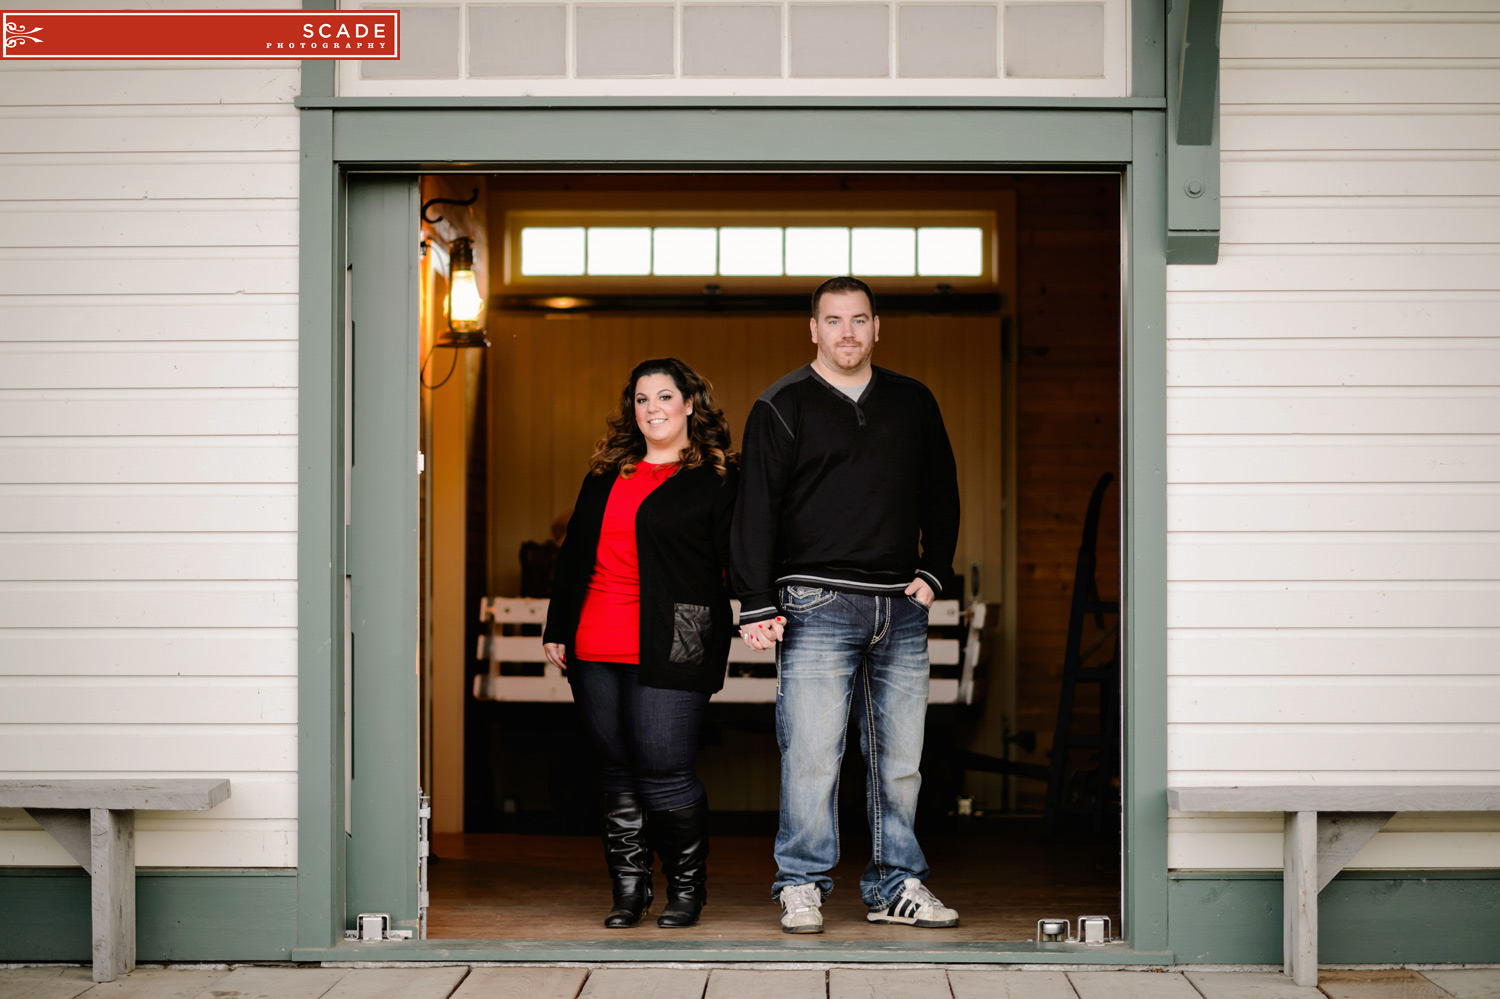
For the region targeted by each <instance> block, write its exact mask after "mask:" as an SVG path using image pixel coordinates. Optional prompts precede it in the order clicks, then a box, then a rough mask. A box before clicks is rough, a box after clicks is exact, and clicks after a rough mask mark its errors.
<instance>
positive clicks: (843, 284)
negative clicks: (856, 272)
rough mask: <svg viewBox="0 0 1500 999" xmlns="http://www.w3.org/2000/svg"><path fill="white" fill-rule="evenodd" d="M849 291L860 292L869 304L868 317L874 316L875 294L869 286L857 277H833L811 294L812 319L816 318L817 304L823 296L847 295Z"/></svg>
mask: <svg viewBox="0 0 1500 999" xmlns="http://www.w3.org/2000/svg"><path fill="white" fill-rule="evenodd" d="M851 291H862V292H864V293H865V299H866V301H868V302H869V303H870V315H871V316H872V317H873V316H874V315H875V293H874V292H873V291H871V290H870V286H869V285H867V284H865V283H864V282H863V281H861V280H860V279H859V278H857V277H833V278H829V279H828V280H827V281H824V282H823V283H822V284H820V285H818V290H817V291H815V292H813V297H812V317H813V318H814V319H816V318H818V303H819V302H820V301H822V299H823V296H824V295H847V294H848V293H849V292H851Z"/></svg>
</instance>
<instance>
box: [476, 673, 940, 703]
mask: <svg viewBox="0 0 1500 999" xmlns="http://www.w3.org/2000/svg"><path fill="white" fill-rule="evenodd" d="M497 681H499V682H497ZM927 683H928V686H927V690H928V693H927V703H928V704H956V703H958V701H959V681H957V680H945V679H936V680H929V681H928V682H927ZM474 697H475V698H477V699H478V700H482V701H517V702H523V703H536V702H547V701H571V700H572V699H573V691H572V688H570V687H569V686H568V680H567V678H566V677H565V676H563V675H562V674H561V673H559V672H557V671H556V670H554V669H553V668H552V667H550V666H549V667H547V674H546V675H545V676H505V677H496V676H484V675H480V676H476V677H475V678H474ZM710 700H712V701H713V703H715V704H774V703H775V701H776V678H775V677H774V676H731V677H726V678H725V680H724V689H723V690H721V691H719V692H718V693H717V694H715V695H714V696H713V697H712V698H710Z"/></svg>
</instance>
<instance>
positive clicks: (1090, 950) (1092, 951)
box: [292, 909, 1172, 965]
mask: <svg viewBox="0 0 1500 999" xmlns="http://www.w3.org/2000/svg"><path fill="white" fill-rule="evenodd" d="M767 918H768V919H773V918H775V910H774V909H772V910H770V914H768V916H767ZM292 957H293V959H294V960H298V961H412V962H420V961H600V962H603V961H653V962H656V961H716V962H717V961H756V962H765V961H786V962H795V963H801V962H829V961H837V962H845V961H849V962H854V961H858V962H867V963H900V964H913V963H923V964H1068V965H1072V964H1100V965H1165V964H1171V963H1172V955H1171V954H1168V953H1165V952H1163V953H1155V954H1151V953H1144V952H1141V951H1136V950H1132V949H1130V948H1128V947H1124V946H1121V945H1118V944H1110V945H1106V946H1102V947H1100V946H1092V947H1091V946H1086V945H1082V944H1035V943H1030V942H1025V941H1021V942H1000V941H997V942H994V943H990V942H983V943H980V942H964V943H948V944H945V943H941V942H926V943H923V942H920V941H919V942H914V943H869V942H865V941H858V940H818V939H808V938H806V937H787V938H785V939H782V940H775V941H768V940H713V941H707V940H705V941H680V942H674V941H669V940H640V941H631V940H622V939H619V937H618V936H616V937H611V938H601V939H597V940H447V941H443V940H414V941H403V942H399V943H398V942H392V943H380V944H360V943H354V942H350V943H346V944H340V945H338V946H336V947H330V948H327V949H322V950H300V949H299V950H297V951H295V952H294V953H293V955H292Z"/></svg>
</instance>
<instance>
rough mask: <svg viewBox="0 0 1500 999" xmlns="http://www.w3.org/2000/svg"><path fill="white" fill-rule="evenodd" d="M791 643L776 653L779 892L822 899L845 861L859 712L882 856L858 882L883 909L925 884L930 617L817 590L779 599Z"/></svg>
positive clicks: (890, 601)
mask: <svg viewBox="0 0 1500 999" xmlns="http://www.w3.org/2000/svg"><path fill="white" fill-rule="evenodd" d="M781 607H782V610H783V611H784V612H785V614H786V618H787V622H786V635H785V638H784V640H783V641H782V642H781V643H780V644H779V645H778V646H777V648H776V674H777V684H776V739H777V742H778V743H779V744H780V746H781V827H780V829H779V830H778V831H777V833H776V851H775V853H776V883H775V885H774V886H773V888H772V893H773V894H775V893H777V892H780V891H781V889H782V888H785V887H787V886H789V885H796V884H807V883H812V884H816V885H817V886H818V889H819V891H820V892H821V893H822V894H823V895H825V896H826V895H827V894H828V893H829V892H830V891H832V890H833V879H832V878H830V877H829V876H828V872H829V871H831V870H832V869H833V868H834V866H835V865H836V864H837V863H838V860H839V820H838V790H839V769H840V765H841V763H842V762H843V758H844V742H845V733H846V732H847V731H848V727H849V712H850V710H851V709H852V710H853V711H854V712H855V717H856V718H857V719H858V720H859V744H860V751H861V752H862V753H863V754H864V758H865V799H866V805H867V809H868V812H869V821H870V837H871V840H872V844H871V845H872V856H871V858H870V863H869V866H868V867H866V868H865V872H864V875H863V876H862V877H861V878H860V880H859V889H860V894H861V896H862V897H863V898H864V901H865V904H866V905H867V906H868V907H869V908H871V909H883V908H885V907H886V906H887V905H889V904H890V902H891V900H892V899H893V898H894V897H895V896H896V895H898V894H899V893H900V891H901V883H902V881H904V880H905V879H907V878H918V879H919V880H926V878H927V858H926V857H924V856H923V855H922V848H921V847H920V846H918V845H917V836H916V832H915V830H914V829H913V822H914V820H915V818H916V812H917V791H918V790H919V789H920V788H921V785H922V775H921V773H919V772H918V766H919V764H920V763H921V759H922V735H923V728H924V725H925V722H926V719H927V689H928V676H929V673H930V670H929V668H928V662H927V614H928V611H927V608H926V607H925V606H923V605H922V604H921V603H920V602H919V601H918V600H916V599H915V598H914V597H908V596H906V595H905V594H903V593H896V594H894V595H892V596H879V597H876V596H869V595H867V594H862V593H840V592H837V591H835V590H824V589H819V588H817V587H811V586H786V587H783V588H782V590H781Z"/></svg>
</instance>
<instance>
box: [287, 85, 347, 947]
mask: <svg viewBox="0 0 1500 999" xmlns="http://www.w3.org/2000/svg"><path fill="white" fill-rule="evenodd" d="M300 148H301V163H302V169H301V190H300V195H299V207H300V209H301V211H300V226H301V233H300V246H301V251H300V257H299V264H298V266H299V268H300V271H301V273H300V275H299V279H298V284H299V289H300V291H299V295H298V318H297V323H298V337H299V340H300V344H299V347H298V354H297V358H298V360H297V379H298V382H297V383H298V385H299V386H300V389H299V391H298V409H297V893H298V896H299V902H298V906H297V943H298V946H302V947H327V946H329V945H330V944H331V943H333V942H334V940H335V939H336V936H337V934H338V932H340V931H341V930H342V928H343V921H344V914H343V910H342V908H341V907H340V906H338V905H337V901H336V900H339V899H342V898H343V884H342V871H343V849H344V837H343V830H342V823H340V822H337V821H336V820H335V816H336V815H339V814H341V812H342V807H343V805H342V802H343V776H342V775H343V764H342V760H343V753H342V745H341V740H342V737H343V736H342V732H343V730H342V728H341V726H340V725H339V724H338V721H337V720H338V718H339V716H340V713H339V711H338V710H337V707H336V706H337V705H340V703H341V698H342V686H343V638H342V635H343V629H344V596H343V573H344V552H343V530H342V526H343V517H342V511H343V508H344V481H343V447H342V442H343V409H342V402H341V398H340V396H339V394H338V392H337V391H336V386H337V385H338V382H339V379H338V378H337V376H336V373H337V372H340V371H341V370H342V365H343V361H342V349H341V345H340V341H339V338H338V337H337V336H336V335H335V333H336V331H337V330H339V329H340V328H341V325H342V322H341V318H342V317H341V303H340V302H339V301H338V300H337V299H336V298H335V297H334V294H333V290H334V288H335V287H336V283H337V282H338V272H339V261H340V260H341V259H342V254H341V253H340V252H339V245H340V240H339V238H338V234H337V233H338V227H337V223H336V220H337V218H338V216H339V211H338V206H339V197H338V188H339V183H338V169H337V167H336V166H335V165H334V162H333V112H332V111H326V110H307V111H303V112H302V121H301V147H300Z"/></svg>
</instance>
